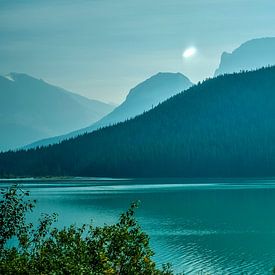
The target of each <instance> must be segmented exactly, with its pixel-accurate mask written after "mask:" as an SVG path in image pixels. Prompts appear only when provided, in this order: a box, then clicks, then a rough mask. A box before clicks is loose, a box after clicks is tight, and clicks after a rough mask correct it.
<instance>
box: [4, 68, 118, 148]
mask: <svg viewBox="0 0 275 275" xmlns="http://www.w3.org/2000/svg"><path fill="white" fill-rule="evenodd" d="M113 109H114V106H111V105H109V104H106V103H103V102H100V101H97V100H91V99H88V98H85V97H82V96H80V95H77V94H75V93H72V92H68V91H66V90H64V89H61V88H59V87H56V86H53V85H51V84H49V83H47V82H45V81H43V80H41V79H36V78H34V77H31V76H29V75H26V74H21V73H10V74H8V75H6V76H0V128H1V135H0V151H1V150H9V149H15V148H18V147H20V146H23V145H26V144H29V143H31V142H34V141H35V140H38V139H42V138H46V137H51V136H55V135H61V134H64V133H67V132H69V131H72V130H75V129H78V128H81V127H84V126H87V125H89V124H90V123H91V122H95V121H97V120H99V119H100V118H102V117H103V116H104V115H106V114H107V113H109V112H111V111H112V110H113Z"/></svg>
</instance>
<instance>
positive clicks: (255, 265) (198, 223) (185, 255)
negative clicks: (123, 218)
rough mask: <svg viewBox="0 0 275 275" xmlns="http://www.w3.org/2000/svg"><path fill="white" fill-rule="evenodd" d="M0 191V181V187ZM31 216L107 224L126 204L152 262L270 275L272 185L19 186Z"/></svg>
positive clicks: (92, 182) (189, 269) (77, 182)
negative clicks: (27, 195) (32, 208)
mask: <svg viewBox="0 0 275 275" xmlns="http://www.w3.org/2000/svg"><path fill="white" fill-rule="evenodd" d="M0 184H1V185H2V186H5V185H7V183H5V182H2V183H0ZM21 185H22V187H23V188H25V189H28V190H30V191H31V194H32V197H33V198H35V199H37V200H38V204H37V208H36V212H35V215H37V216H38V214H39V213H41V212H46V213H52V212H57V213H58V214H59V221H58V225H59V226H62V225H68V224H71V223H77V224H81V223H87V222H89V221H90V220H91V219H93V222H94V223H95V224H98V225H100V224H103V223H113V222H116V221H117V218H118V216H119V214H120V213H121V212H123V211H125V210H126V209H127V207H128V206H129V204H130V203H131V202H132V201H136V200H140V201H141V205H140V208H139V209H138V210H137V218H138V220H139V222H140V223H141V225H142V228H143V229H144V231H146V232H147V233H148V234H149V235H150V237H151V246H152V247H153V249H154V251H155V252H156V255H155V260H156V261H157V262H158V263H164V262H171V263H172V264H173V266H174V270H175V271H176V272H180V271H184V272H185V274H271V273H272V272H271V271H272V268H273V266H275V211H274V210H275V180H226V181H224V180H215V181H213V180H187V179H161V180H159V179H155V180H152V179H150V180H147V179H140V180H108V179H85V180H82V179H73V180H63V181H58V180H56V181H37V180H25V181H23V182H22V183H21Z"/></svg>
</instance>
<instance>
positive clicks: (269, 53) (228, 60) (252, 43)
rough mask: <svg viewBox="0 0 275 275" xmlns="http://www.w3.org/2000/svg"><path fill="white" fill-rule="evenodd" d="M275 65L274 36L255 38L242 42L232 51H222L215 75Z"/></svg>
mask: <svg viewBox="0 0 275 275" xmlns="http://www.w3.org/2000/svg"><path fill="white" fill-rule="evenodd" d="M270 65H275V37H268V38H257V39H252V40H249V41H247V42H245V43H243V44H242V45H241V46H240V47H238V48H237V49H235V50H234V51H233V52H232V53H227V52H224V53H223V54H222V56H221V61H220V65H219V67H218V68H217V70H216V71H215V76H217V75H220V74H225V73H233V72H240V71H242V70H254V69H259V68H262V67H265V66H270Z"/></svg>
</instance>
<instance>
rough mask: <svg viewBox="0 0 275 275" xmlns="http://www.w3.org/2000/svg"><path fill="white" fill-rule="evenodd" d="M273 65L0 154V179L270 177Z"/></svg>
mask: <svg viewBox="0 0 275 275" xmlns="http://www.w3.org/2000/svg"><path fill="white" fill-rule="evenodd" d="M274 140H275V67H270V68H264V69H261V70H258V71H253V72H243V73H239V74H231V75H224V76H219V77H217V78H214V79H209V80H206V81H204V82H203V83H200V84H198V85H196V86H193V87H191V88H190V89H188V90H187V91H186V92H184V93H181V94H178V95H176V96H174V97H172V98H171V99H169V100H167V101H166V102H164V103H162V104H160V105H159V106H158V107H156V108H154V109H153V110H151V111H149V112H147V113H145V114H143V115H140V116H138V117H136V118H135V119H132V120H129V121H126V122H125V123H119V124H117V125H115V126H112V127H107V128H103V129H100V130H98V131H95V132H93V133H90V134H85V135H83V136H80V137H78V138H75V139H71V140H68V141H64V142H62V143H61V144H58V145H52V146H49V147H44V148H40V149H31V150H29V151H19V152H9V153H4V154H1V155H0V167H1V168H0V169H1V170H0V174H1V175H2V176H10V175H16V176H48V175H51V176H63V175H66V176H112V177H149V176H150V177H151V176H154V177H168V176H184V177H241V176H246V177H249V176H251V177H253V176H275V143H274Z"/></svg>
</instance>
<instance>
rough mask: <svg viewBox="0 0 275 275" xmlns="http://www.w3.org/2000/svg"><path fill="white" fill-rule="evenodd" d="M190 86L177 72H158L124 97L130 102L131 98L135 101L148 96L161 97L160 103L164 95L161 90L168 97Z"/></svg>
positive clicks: (185, 78)
mask: <svg viewBox="0 0 275 275" xmlns="http://www.w3.org/2000/svg"><path fill="white" fill-rule="evenodd" d="M191 85H192V83H191V81H190V80H189V79H188V78H187V77H186V76H184V75H183V74H181V73H179V72H178V73H171V72H159V73H157V74H155V75H153V76H151V77H150V78H148V79H146V80H145V81H143V82H141V83H139V84H138V85H136V86H135V87H134V88H132V89H131V90H130V92H129V94H128V95H127V97H126V101H128V100H131V99H132V98H133V97H135V98H136V99H137V98H141V97H142V96H148V95H149V94H150V95H151V96H156V97H160V96H161V97H162V98H161V100H160V101H163V97H165V94H164V91H162V90H165V93H166V94H167V95H168V97H170V96H171V93H179V92H180V90H179V89H182V90H181V91H183V90H185V89H186V86H191ZM169 95H170V96H169ZM160 101H159V102H160Z"/></svg>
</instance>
